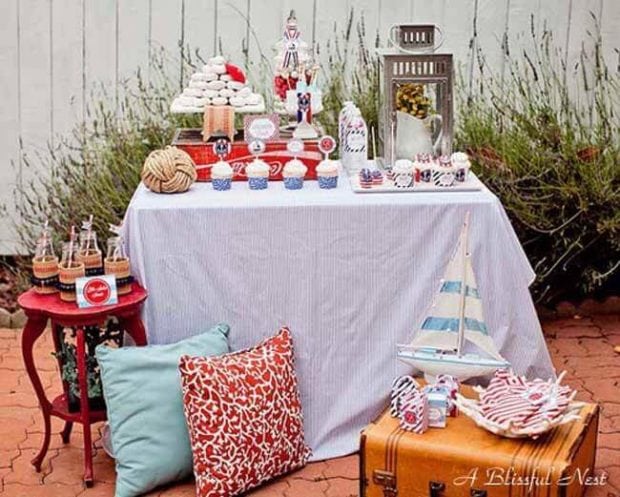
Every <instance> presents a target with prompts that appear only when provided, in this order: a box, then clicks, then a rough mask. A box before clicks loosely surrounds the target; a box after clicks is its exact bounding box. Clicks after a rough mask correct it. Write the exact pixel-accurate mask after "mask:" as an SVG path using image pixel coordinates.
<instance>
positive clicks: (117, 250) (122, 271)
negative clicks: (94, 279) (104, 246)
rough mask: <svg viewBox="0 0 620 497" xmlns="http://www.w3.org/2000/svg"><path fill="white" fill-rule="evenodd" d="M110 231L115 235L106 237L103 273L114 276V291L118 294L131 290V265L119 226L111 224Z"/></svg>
mask: <svg viewBox="0 0 620 497" xmlns="http://www.w3.org/2000/svg"><path fill="white" fill-rule="evenodd" d="M110 231H111V232H112V233H114V235H115V236H112V237H110V238H108V250H107V252H106V257H105V274H113V275H114V276H115V277H116V291H117V293H118V294H119V295H126V294H128V293H129V292H131V283H132V281H133V278H132V276H131V266H130V264H129V258H128V257H127V255H126V254H125V246H124V245H123V237H122V236H121V235H120V226H116V225H113V224H111V225H110Z"/></svg>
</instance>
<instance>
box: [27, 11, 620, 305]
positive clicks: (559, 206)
mask: <svg viewBox="0 0 620 497" xmlns="http://www.w3.org/2000/svg"><path fill="white" fill-rule="evenodd" d="M335 33H336V34H335V36H334V38H333V39H331V40H330V41H329V43H328V44H327V45H326V47H325V49H326V52H327V53H326V54H325V55H326V57H324V59H325V60H326V64H325V65H324V67H323V74H322V77H323V78H324V79H323V82H324V85H323V86H324V107H325V110H324V112H323V113H322V114H321V116H320V118H321V122H322V124H323V125H324V127H325V128H326V131H327V132H328V133H330V134H332V135H333V136H336V135H337V119H338V112H339V111H340V108H341V106H342V103H343V102H344V101H345V100H353V101H355V102H356V103H357V105H358V106H360V108H361V109H362V113H363V115H364V116H365V118H366V119H367V122H368V124H369V128H373V127H374V128H375V129H376V128H377V121H378V119H377V117H378V109H379V61H378V58H377V56H376V55H375V51H374V47H367V46H366V43H365V41H364V40H365V39H366V33H365V26H364V21H363V18H362V19H360V20H358V21H357V22H356V21H355V20H354V15H353V12H351V14H350V15H349V17H348V19H347V22H346V24H345V26H344V29H343V30H342V31H340V32H339V31H337V30H336V29H335ZM532 33H533V36H534V38H535V49H534V51H533V52H532V53H525V52H523V53H519V54H512V55H511V56H510V60H509V63H508V64H507V67H509V71H508V72H509V74H508V75H507V76H506V77H505V78H501V77H494V76H493V75H491V74H489V71H488V69H487V68H486V66H485V64H484V57H483V54H478V57H477V58H478V63H479V67H480V69H481V72H482V74H483V76H484V77H483V78H481V79H480V81H479V83H480V84H477V85H475V87H474V93H473V94H470V92H469V88H468V85H465V84H463V83H462V82H461V83H460V84H459V85H458V87H457V89H456V93H457V109H456V114H457V122H456V146H457V148H459V149H464V150H467V151H468V152H469V153H470V154H471V156H472V159H473V162H474V167H475V171H476V172H477V173H478V174H479V175H480V177H481V178H482V179H483V180H484V181H485V183H486V184H487V185H488V186H489V187H490V188H491V189H492V190H493V191H494V192H495V193H496V194H497V195H498V197H499V198H500V200H501V201H502V203H503V204H504V206H505V208H506V210H507V212H508V215H509V217H510V219H511V220H512V222H513V225H514V226H515V229H516V231H517V234H518V236H519V238H520V240H521V242H522V244H523V246H524V248H525V251H526V252H527V255H528V257H529V259H530V261H531V263H532V265H533V266H534V268H535V270H536V272H537V279H536V283H535V285H534V287H533V292H534V296H535V298H536V300H537V301H539V302H544V303H553V302H556V301H557V300H558V299H560V298H578V297H581V296H583V295H587V294H592V293H599V294H604V293H606V292H610V291H612V288H614V285H616V286H615V288H617V284H618V273H620V236H619V234H618V230H619V228H620V190H619V186H620V173H619V169H620V168H619V165H618V164H619V161H618V159H619V156H620V140H619V137H618V130H619V122H618V119H619V117H618V102H619V101H620V93H619V82H618V76H617V75H611V74H609V72H608V71H607V69H606V68H605V65H604V63H603V61H602V58H601V55H600V40H595V48H594V50H593V52H592V53H591V54H585V53H584V54H583V55H582V60H581V62H580V65H579V67H580V69H581V73H580V80H579V85H578V86H579V88H578V90H579V92H580V93H579V95H585V96H587V100H586V101H585V104H586V105H584V101H583V99H577V98H575V95H572V96H571V95H569V90H568V85H567V84H566V80H567V79H574V78H572V77H571V75H570V74H568V73H567V68H565V67H563V66H562V58H561V56H560V55H559V54H558V53H557V52H556V51H555V50H554V49H553V42H552V38H551V35H550V33H548V32H545V33H543V34H542V36H541V37H537V35H536V33H534V32H532ZM378 42H379V40H378V38H377V40H376V43H375V45H378ZM186 53H187V54H189V53H190V51H189V50H187V51H186ZM261 53H262V52H261ZM195 54H196V58H197V59H198V60H200V56H199V54H198V52H195ZM266 60H267V58H266V56H264V55H261V58H260V60H259V61H258V62H257V63H256V65H255V66H252V65H251V66H250V68H249V69H250V80H251V81H252V83H253V84H254V85H255V86H256V87H257V88H258V89H259V90H261V91H263V93H265V94H269V93H270V84H271V80H270V77H267V76H266V74H267V70H268V64H267V63H266ZM181 64H183V65H184V69H187V72H186V74H187V73H188V72H189V69H190V68H191V67H192V66H193V63H192V61H191V60H189V58H185V60H182V61H181ZM171 66H174V67H173V71H174V74H179V72H182V71H180V67H178V66H179V62H178V61H171V60H169V59H166V57H165V55H164V54H163V52H162V53H159V54H158V55H157V57H156V59H155V60H154V61H153V62H152V64H151V78H150V79H149V80H148V81H147V80H145V78H144V77H143V75H142V74H141V73H140V72H138V73H137V75H136V77H135V78H134V79H133V80H131V81H127V82H125V83H123V85H122V88H121V90H122V91H121V92H120V93H121V95H122V98H121V102H120V112H118V110H117V108H116V107H115V106H114V104H113V99H109V98H107V96H106V95H105V92H103V91H101V90H100V91H99V92H96V93H95V95H94V100H96V101H97V103H96V104H95V105H93V106H92V107H91V108H90V110H89V115H88V117H87V120H86V123H82V124H80V125H79V126H78V127H76V129H75V130H74V132H73V133H72V135H71V136H70V137H69V139H67V140H64V141H63V142H61V143H60V145H58V146H56V148H54V149H50V150H49V153H48V154H47V155H46V156H42V157H36V158H35V160H34V161H33V160H30V159H29V158H25V163H26V165H27V166H29V167H32V168H35V169H36V170H38V171H49V174H48V173H45V174H42V175H40V177H39V179H38V180H37V181H35V182H33V183H31V184H28V185H26V186H25V187H24V188H22V189H20V190H19V191H18V192H17V196H18V199H17V200H18V202H17V205H18V212H19V215H20V217H19V220H18V222H17V223H16V224H15V228H16V232H17V234H18V236H19V239H20V240H21V241H22V243H23V244H24V246H25V247H27V248H28V249H32V248H33V247H34V242H35V240H36V237H37V235H38V232H39V228H40V225H41V223H42V222H43V220H44V219H46V218H48V219H49V220H50V224H51V226H52V227H53V228H54V229H55V232H56V236H57V237H58V238H66V234H67V230H68V227H69V226H70V225H71V224H79V222H80V221H81V220H82V219H85V218H87V217H88V215H90V214H93V215H94V216H95V220H96V226H95V227H96V229H97V230H98V231H99V232H100V233H101V234H103V233H105V232H106V230H107V227H108V223H117V222H119V221H120V219H121V218H122V216H123V214H124V212H125V209H126V207H127V205H128V202H129V200H130V198H131V195H132V194H133V191H134V189H135V187H136V186H137V184H138V182H139V172H140V169H141V167H142V163H143V161H144V159H145V157H146V156H147V154H148V153H149V152H150V151H151V150H153V149H155V148H160V147H163V146H165V145H166V144H168V143H170V140H171V138H172V136H173V133H174V130H175V129H176V128H177V127H179V126H199V125H200V122H199V120H200V117H199V116H196V117H191V118H187V117H180V116H175V115H171V114H170V113H169V110H168V107H169V103H170V101H171V100H172V98H173V96H174V94H175V93H176V92H177V91H178V89H179V85H178V82H176V81H175V82H174V83H173V82H172V81H171V79H170V78H168V77H167V76H166V75H167V74H170V72H169V69H170V68H171ZM119 115H122V116H123V118H122V119H119V117H118V116H119Z"/></svg>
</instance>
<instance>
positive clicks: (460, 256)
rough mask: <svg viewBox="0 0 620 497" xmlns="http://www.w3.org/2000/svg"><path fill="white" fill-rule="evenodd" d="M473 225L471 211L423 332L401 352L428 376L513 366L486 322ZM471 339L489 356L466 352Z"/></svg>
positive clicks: (472, 373)
mask: <svg viewBox="0 0 620 497" xmlns="http://www.w3.org/2000/svg"><path fill="white" fill-rule="evenodd" d="M468 228H469V212H468V213H467V215H466V217H465V222H464V224H463V229H462V230H461V234H460V236H459V241H458V244H457V248H456V250H455V252H454V255H453V256H452V259H451V260H450V262H449V263H448V267H447V268H446V272H445V275H444V279H443V280H442V281H441V288H440V289H439V293H438V295H437V296H436V298H435V300H434V302H433V305H432V306H431V308H430V311H429V312H428V314H427V316H426V317H425V319H424V322H423V323H422V326H421V327H420V330H419V332H418V333H417V334H416V336H415V337H414V339H413V341H412V342H411V343H410V344H409V345H399V346H398V358H399V359H401V360H402V361H404V362H407V363H409V364H411V365H413V366H414V367H415V368H417V369H419V370H420V371H422V372H424V373H425V375H426V376H427V377H434V376H437V375H438V374H450V375H452V376H455V377H456V378H458V379H459V380H466V379H468V378H472V377H474V376H484V375H487V374H491V373H493V372H494V371H495V370H496V369H500V368H507V367H510V363H509V362H508V361H506V359H504V358H503V357H502V356H501V355H500V353H499V351H498V350H497V347H496V346H495V344H494V343H493V340H492V338H491V337H490V336H489V334H488V330H487V326H486V324H485V322H484V316H483V314H482V301H481V300H480V294H479V293H478V288H477V284H476V279H475V276H474V271H473V268H472V265H471V256H470V254H469V252H468V250H467V235H468ZM466 341H467V342H470V343H472V344H474V345H476V346H477V347H478V348H479V349H481V350H482V351H483V352H485V353H486V355H488V356H489V357H485V356H482V355H479V354H476V353H469V352H467V353H465V352H464V351H463V348H464V345H465V342H466Z"/></svg>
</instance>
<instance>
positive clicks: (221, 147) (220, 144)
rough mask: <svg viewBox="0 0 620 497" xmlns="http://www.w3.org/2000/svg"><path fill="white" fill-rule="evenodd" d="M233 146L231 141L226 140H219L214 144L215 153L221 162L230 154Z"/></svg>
mask: <svg viewBox="0 0 620 497" xmlns="http://www.w3.org/2000/svg"><path fill="white" fill-rule="evenodd" d="M230 151H231V145H230V140H228V139H226V138H218V139H217V140H215V142H213V153H214V154H215V155H217V157H218V159H220V161H223V160H224V158H225V157H226V156H227V155H228V154H230Z"/></svg>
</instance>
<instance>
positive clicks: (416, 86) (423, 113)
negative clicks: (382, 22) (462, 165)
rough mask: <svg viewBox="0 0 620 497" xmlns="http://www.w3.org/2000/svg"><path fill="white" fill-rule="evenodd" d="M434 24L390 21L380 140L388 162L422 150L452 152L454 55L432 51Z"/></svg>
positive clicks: (383, 54)
mask: <svg viewBox="0 0 620 497" xmlns="http://www.w3.org/2000/svg"><path fill="white" fill-rule="evenodd" d="M436 32H439V34H440V36H439V38H441V30H440V29H439V28H438V27H436V26H434V25H410V24H406V25H398V26H392V28H391V29H390V33H389V38H388V39H389V44H390V45H391V46H390V47H389V48H387V49H383V50H380V51H379V55H380V58H381V62H382V65H383V74H382V76H383V88H384V90H383V91H384V95H382V102H383V106H382V107H383V109H382V112H381V113H380V128H381V144H382V150H383V157H384V160H385V161H386V163H387V164H386V165H388V166H391V165H393V164H394V162H395V161H396V160H397V159H409V160H413V159H414V156H415V155H417V154H421V153H428V154H432V155H433V156H436V155H441V154H449V153H451V152H452V130H453V119H454V117H453V110H452V87H453V78H454V76H453V63H452V54H443V53H435V50H436V49H437V48H438V47H439V46H440V45H441V42H442V40H441V39H439V40H437V39H436V38H437V37H436Z"/></svg>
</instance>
